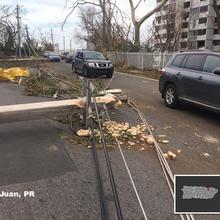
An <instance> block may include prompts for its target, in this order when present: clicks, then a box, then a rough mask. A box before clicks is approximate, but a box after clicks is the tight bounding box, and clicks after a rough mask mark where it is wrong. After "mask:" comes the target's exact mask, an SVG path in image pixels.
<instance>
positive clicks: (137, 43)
mask: <svg viewBox="0 0 220 220" xmlns="http://www.w3.org/2000/svg"><path fill="white" fill-rule="evenodd" d="M134 29H135V39H134V43H135V47H136V48H137V49H138V50H139V49H140V24H139V23H138V22H136V23H135V25H134Z"/></svg>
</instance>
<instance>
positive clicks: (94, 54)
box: [72, 51, 114, 78]
mask: <svg viewBox="0 0 220 220" xmlns="http://www.w3.org/2000/svg"><path fill="white" fill-rule="evenodd" d="M72 70H73V72H75V73H76V74H78V75H83V76H84V77H87V78H94V77H101V76H106V77H107V78H111V77H112V75H113V72H114V67H113V65H112V63H111V62H110V61H109V60H107V59H106V58H105V57H104V55H103V54H102V53H100V52H98V51H78V52H77V53H76V56H75V58H74V61H73V64H72Z"/></svg>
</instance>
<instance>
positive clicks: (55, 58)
mask: <svg viewBox="0 0 220 220" xmlns="http://www.w3.org/2000/svg"><path fill="white" fill-rule="evenodd" d="M48 59H49V61H50V62H60V56H59V55H57V54H55V53H49V55H48Z"/></svg>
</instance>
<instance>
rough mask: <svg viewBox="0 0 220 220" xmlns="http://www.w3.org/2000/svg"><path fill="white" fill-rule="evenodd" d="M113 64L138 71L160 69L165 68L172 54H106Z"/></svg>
mask: <svg viewBox="0 0 220 220" xmlns="http://www.w3.org/2000/svg"><path fill="white" fill-rule="evenodd" d="M107 55H108V57H109V59H110V60H111V61H112V62H113V64H116V65H117V64H124V65H127V66H128V67H134V68H138V69H161V68H163V67H165V65H166V64H167V62H168V61H169V59H170V57H171V56H172V55H173V54H172V53H158V52H157V53H139V52H138V53H134V52H127V53H126V52H108V53H107Z"/></svg>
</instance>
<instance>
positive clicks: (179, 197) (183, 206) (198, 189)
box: [174, 175, 220, 214]
mask: <svg viewBox="0 0 220 220" xmlns="http://www.w3.org/2000/svg"><path fill="white" fill-rule="evenodd" d="M219 204H220V175H175V176H174V213H175V214H181V213H182V214H183V213H191V214H220V205H219Z"/></svg>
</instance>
